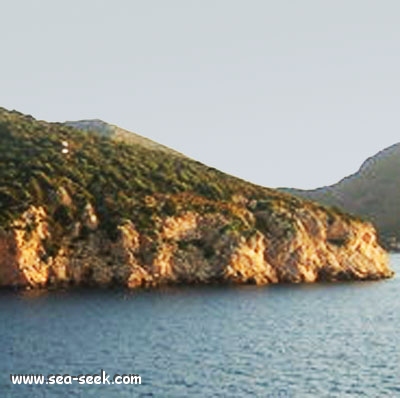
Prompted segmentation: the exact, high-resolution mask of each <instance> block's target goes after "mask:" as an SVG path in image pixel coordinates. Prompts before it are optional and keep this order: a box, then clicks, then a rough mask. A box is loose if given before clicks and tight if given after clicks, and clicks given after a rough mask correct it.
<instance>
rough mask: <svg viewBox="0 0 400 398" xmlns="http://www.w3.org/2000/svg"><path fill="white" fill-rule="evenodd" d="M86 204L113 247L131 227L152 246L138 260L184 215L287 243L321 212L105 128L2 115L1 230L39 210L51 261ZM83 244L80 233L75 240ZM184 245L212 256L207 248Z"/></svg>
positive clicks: (226, 230) (224, 229)
mask: <svg viewBox="0 0 400 398" xmlns="http://www.w3.org/2000/svg"><path fill="white" fill-rule="evenodd" d="M71 124H72V125H73V126H75V127H71ZM76 127H81V128H83V130H80V129H77V128H76ZM121 131H122V132H121ZM130 134H131V135H130ZM88 203H90V204H92V205H93V207H94V209H95V211H96V214H97V215H98V217H99V221H100V224H99V228H100V229H101V230H103V231H104V232H105V233H107V234H108V236H109V237H110V238H111V239H115V238H116V237H117V235H118V233H119V232H118V228H117V227H118V225H121V224H122V223H124V222H125V221H126V220H131V221H132V222H133V223H134V225H135V227H136V228H137V229H138V230H139V232H140V233H141V234H142V235H143V236H147V237H149V238H150V239H149V242H150V243H148V245H147V246H146V247H147V249H146V250H145V251H143V253H144V254H143V255H148V256H152V255H153V251H154V250H153V249H152V248H153V246H154V245H157V242H156V241H157V236H156V231H157V226H158V225H159V221H160V219H163V218H165V217H167V216H175V215H179V214H182V213H184V212H185V211H188V210H194V211H196V212H198V213H200V214H211V215H214V214H215V215H216V216H217V215H218V216H223V217H224V218H225V219H226V220H228V223H227V224H226V225H224V226H223V227H222V228H221V230H220V231H219V233H229V234H233V235H237V234H240V235H241V236H244V237H247V238H249V237H251V236H253V235H254V234H255V233H256V231H257V230H259V231H261V232H262V233H264V234H266V235H268V236H270V237H272V238H274V239H288V238H290V237H291V236H293V234H294V233H295V224H294V222H293V216H294V215H295V213H296V212H297V211H298V210H299V209H301V208H304V207H305V206H311V207H313V208H314V209H317V208H318V207H320V206H317V205H314V204H312V203H307V202H304V201H302V200H300V199H298V198H296V197H293V196H291V195H288V194H286V193H282V192H279V191H276V190H271V189H267V188H263V187H260V186H256V185H253V184H250V183H248V182H246V181H243V180H241V179H238V178H234V177H231V176H229V175H226V174H224V173H222V172H220V171H218V170H216V169H213V168H210V167H207V166H205V165H203V164H201V163H199V162H196V161H194V160H191V159H189V158H187V157H185V156H183V155H182V154H179V153H177V152H175V151H173V150H170V149H169V148H166V147H164V146H162V145H160V144H157V143H154V142H152V141H150V140H148V139H146V138H144V137H141V136H138V135H136V134H133V133H128V132H126V131H125V130H121V129H118V128H117V127H115V126H111V127H110V129H108V128H107V125H106V124H105V123H104V122H101V121H93V122H90V121H86V122H76V123H69V124H68V125H66V124H61V123H46V122H42V121H37V120H35V119H33V118H32V117H31V116H26V115H23V114H21V113H19V112H15V111H12V112H9V111H7V110H5V109H2V108H0V228H2V229H5V228H7V227H9V226H10V225H11V224H12V222H13V221H14V220H15V219H16V218H17V217H18V216H19V215H20V214H21V213H22V212H23V211H25V210H26V209H28V208H29V206H31V205H36V206H43V207H44V208H45V210H46V212H47V214H48V215H49V220H48V221H49V225H50V228H51V236H52V239H51V241H50V240H49V241H46V242H44V244H45V246H46V248H47V249H48V252H50V253H53V254H54V253H56V252H57V250H58V245H59V241H60V239H59V238H60V237H62V236H63V235H64V234H66V233H67V232H71V231H72V230H73V229H74V225H75V224H76V222H77V221H79V220H82V219H83V218H84V217H85V211H87V210H85V209H86V207H87V204H88ZM249 211H250V212H251V213H252V214H251V213H250V212H249ZM325 211H326V212H327V214H328V216H329V214H331V215H332V217H334V216H335V214H336V215H337V211H336V210H332V209H331V210H327V209H325ZM27 233H30V231H27ZM88 234H90V229H88V228H86V229H85V228H83V230H81V232H80V235H79V236H78V237H77V238H76V239H85V237H86V236H87V235H88ZM181 245H192V246H195V247H198V248H201V249H202V250H203V251H204V253H205V254H206V256H212V255H213V253H212V250H211V249H210V247H209V246H208V244H207V242H203V241H196V240H193V241H190V242H182V243H181Z"/></svg>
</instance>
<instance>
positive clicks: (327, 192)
mask: <svg viewBox="0 0 400 398" xmlns="http://www.w3.org/2000/svg"><path fill="white" fill-rule="evenodd" d="M286 192H289V193H291V194H294V195H297V196H299V197H302V198H307V199H311V200H315V201H317V202H320V203H322V204H324V205H328V206H336V207H338V208H339V209H341V210H342V211H345V212H349V213H352V214H355V215H357V216H360V217H362V218H364V219H366V220H368V221H370V222H372V223H373V224H374V225H376V227H377V229H378V233H379V239H380V241H381V242H382V243H383V245H384V246H385V247H386V248H387V249H389V250H397V251H398V250H400V207H399V198H400V144H395V145H392V146H390V147H388V148H386V149H384V150H382V151H380V152H378V153H377V154H376V155H374V156H372V157H370V158H368V159H367V160H366V161H365V162H364V163H363V164H362V165H361V167H360V169H359V170H358V171H357V172H356V173H354V174H352V175H350V176H348V177H346V178H344V179H342V180H341V181H339V182H338V183H336V184H334V185H331V186H328V187H322V188H318V189H314V190H309V191H303V190H297V189H286Z"/></svg>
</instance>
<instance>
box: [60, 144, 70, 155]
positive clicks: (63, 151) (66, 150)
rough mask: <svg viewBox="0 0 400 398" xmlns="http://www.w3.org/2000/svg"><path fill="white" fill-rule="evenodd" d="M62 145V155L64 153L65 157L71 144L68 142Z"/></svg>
mask: <svg viewBox="0 0 400 398" xmlns="http://www.w3.org/2000/svg"><path fill="white" fill-rule="evenodd" d="M61 145H62V146H63V149H62V150H61V153H63V154H64V155H66V154H67V153H68V152H69V149H68V147H69V143H68V141H62V142H61Z"/></svg>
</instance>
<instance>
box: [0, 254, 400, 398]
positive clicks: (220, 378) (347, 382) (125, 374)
mask: <svg viewBox="0 0 400 398" xmlns="http://www.w3.org/2000/svg"><path fill="white" fill-rule="evenodd" d="M390 259H391V265H392V268H393V269H394V270H395V271H397V272H398V274H399V275H400V254H393V255H391V257H390ZM0 348H1V354H0V397H11V398H19V397H21V398H25V397H26V398H28V397H29V398H34V397H85V398H86V397H96V398H97V397H107V398H108V397H109V398H113V397H118V398H119V397H157V398H158V397H161V398H164V397H171V398H177V397H202V398H203V397H229V398H231V397H232V398H234V397H263V398H292V397H299V398H303V397H304V398H306V397H313V398H314V397H400V276H395V277H394V278H393V279H388V280H382V281H375V282H347V283H324V284H322V283H321V284H320V283H318V284H300V285H279V286H266V287H256V286H236V287H232V286H229V287H226V286H222V287H218V286H206V287H204V286H198V287H196V286H190V287H169V288H163V289H155V290H136V291H127V290H84V289H82V290H70V291H24V292H21V291H20V292H17V291H2V292H0ZM102 372H103V373H102ZM16 375H17V376H18V375H43V377H44V379H42V380H44V381H43V384H38V385H23V384H14V383H17V382H16V379H15V376H16ZM51 375H52V377H53V379H50V377H51ZM56 375H59V376H56ZM86 375H88V376H92V379H90V377H88V378H86ZM96 375H98V376H100V375H101V380H100V381H99V377H98V378H96V379H94V378H93V376H94V377H95V376H96ZM116 375H117V377H118V376H119V378H117V379H115V380H116V381H118V382H119V383H121V384H118V383H117V382H114V384H113V383H112V381H114V377H115V376H116ZM130 375H133V376H132V377H131V376H130ZM78 376H79V377H81V376H83V377H85V381H88V382H90V381H92V382H93V383H94V381H96V382H97V383H99V382H101V383H103V382H104V384H81V382H82V380H79V378H78ZM106 376H108V377H109V378H108V379H107V378H106ZM135 376H139V377H135ZM12 377H14V379H12ZM57 377H58V382H62V383H63V384H57V382H56V380H57ZM73 377H75V378H76V379H72V378H73ZM19 380H21V379H19ZM49 380H50V383H49V384H46V381H49ZM13 381H14V383H13ZM51 381H52V382H53V383H52V382H51ZM124 381H125V382H127V383H131V382H132V383H133V384H124ZM134 381H135V382H134ZM108 382H109V383H110V384H108ZM139 382H140V384H139ZM135 383H136V384H135Z"/></svg>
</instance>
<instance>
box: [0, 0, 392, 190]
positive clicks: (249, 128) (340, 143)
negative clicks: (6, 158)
mask: <svg viewBox="0 0 400 398" xmlns="http://www.w3.org/2000/svg"><path fill="white" fill-rule="evenodd" d="M1 15H2V22H1V24H0V50H1V58H0V72H1V73H0V106H2V107H5V108H7V109H16V110H19V111H21V112H23V113H27V114H31V115H33V116H34V117H35V118H37V119H42V120H48V121H65V120H79V119H92V118H98V119H102V120H105V121H107V122H110V123H113V124H116V125H118V126H120V127H123V128H126V129H128V130H131V131H134V132H137V133H139V134H141V135H143V136H146V137H148V138H151V139H153V140H155V141H158V142H160V143H162V144H164V145H167V146H169V147H172V148H174V149H176V150H178V151H180V152H182V153H184V154H186V155H188V156H190V157H192V158H195V159H196V160H199V161H201V162H203V163H205V164H208V165H210V166H213V167H216V168H218V169H220V170H222V171H225V172H227V173H230V174H233V175H236V176H238V177H241V178H244V179H246V180H249V181H252V182H254V183H257V184H259V185H264V186H269V187H297V188H303V189H310V188H316V187H319V186H324V185H329V184H332V183H335V182H337V181H338V180H340V179H342V178H343V177H345V176H346V175H349V174H351V173H353V172H355V171H357V169H358V168H359V167H360V166H361V164H362V162H363V161H364V160H365V159H366V158H368V157H369V156H372V155H374V154H375V153H376V152H378V151H380V150H382V149H383V148H385V147H387V146H390V145H392V144H394V143H397V142H400V134H399V127H400V118H399V114H400V113H399V105H400V101H399V99H400V51H399V50H400V24H399V17H400V2H398V1H397V0H393V1H392V0H383V1H377V0H344V1H343V0H335V1H321V0H301V1H300V0H298V1H297V0H291V1H289V0H279V1H276V0H273V1H272V0H240V1H239V0H202V1H194V0H146V1H144V0H142V1H138V0H112V1H111V0H108V1H104V0H96V1H94V0H93V1H92V0H79V1H77V0H68V1H64V0H58V1H54V0H36V1H31V0H3V1H2V7H1Z"/></svg>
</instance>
